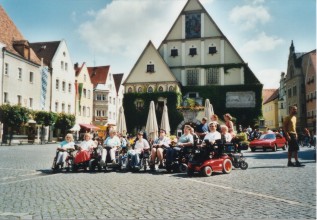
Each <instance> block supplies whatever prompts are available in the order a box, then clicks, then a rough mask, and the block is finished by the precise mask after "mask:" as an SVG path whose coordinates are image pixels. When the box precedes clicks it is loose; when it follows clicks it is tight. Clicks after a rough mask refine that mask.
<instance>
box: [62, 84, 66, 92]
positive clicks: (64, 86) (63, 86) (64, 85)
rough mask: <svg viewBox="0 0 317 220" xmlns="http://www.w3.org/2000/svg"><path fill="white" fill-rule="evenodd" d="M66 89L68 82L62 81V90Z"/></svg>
mask: <svg viewBox="0 0 317 220" xmlns="http://www.w3.org/2000/svg"><path fill="white" fill-rule="evenodd" d="M65 90H66V83H65V82H63V83H62V91H63V92H65Z"/></svg>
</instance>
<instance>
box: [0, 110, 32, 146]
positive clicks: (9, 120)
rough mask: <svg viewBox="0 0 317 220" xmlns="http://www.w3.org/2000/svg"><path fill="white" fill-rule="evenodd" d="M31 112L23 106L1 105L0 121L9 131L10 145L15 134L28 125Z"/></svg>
mask: <svg viewBox="0 0 317 220" xmlns="http://www.w3.org/2000/svg"><path fill="white" fill-rule="evenodd" d="M30 113H31V111H30V110H29V109H27V108H25V107H22V106H21V105H12V106H11V105H9V104H5V105H1V106H0V121H1V122H2V123H3V124H4V125H5V126H7V127H8V129H9V135H10V137H9V145H11V139H12V136H13V134H14V132H17V131H19V129H20V127H21V126H22V125H23V124H25V123H27V121H28V120H29V115H30Z"/></svg>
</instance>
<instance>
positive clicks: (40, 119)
mask: <svg viewBox="0 0 317 220" xmlns="http://www.w3.org/2000/svg"><path fill="white" fill-rule="evenodd" d="M33 115H34V120H35V121H36V123H37V124H38V125H41V144H43V141H44V127H45V126H51V125H53V124H54V123H55V121H56V119H57V114H56V113H54V112H46V111H35V112H34V113H33Z"/></svg>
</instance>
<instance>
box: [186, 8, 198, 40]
mask: <svg viewBox="0 0 317 220" xmlns="http://www.w3.org/2000/svg"><path fill="white" fill-rule="evenodd" d="M200 33H201V14H200V13H199V12H195V13H188V14H186V17H185V36H186V39H191V38H200V36H201V34H200Z"/></svg>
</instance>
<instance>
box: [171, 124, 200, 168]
mask: <svg viewBox="0 0 317 220" xmlns="http://www.w3.org/2000/svg"><path fill="white" fill-rule="evenodd" d="M191 129H192V127H191V126H190V125H185V126H184V134H183V135H182V136H181V137H180V138H179V139H178V142H177V144H176V147H173V148H167V149H166V165H170V164H171V163H172V162H173V160H174V158H175V157H176V155H177V152H179V151H180V150H181V149H183V150H184V151H186V150H187V149H188V148H190V147H192V146H193V145H194V138H193V135H192V134H191Z"/></svg>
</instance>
